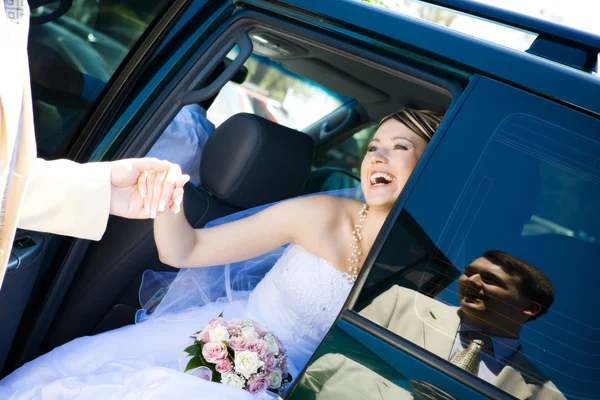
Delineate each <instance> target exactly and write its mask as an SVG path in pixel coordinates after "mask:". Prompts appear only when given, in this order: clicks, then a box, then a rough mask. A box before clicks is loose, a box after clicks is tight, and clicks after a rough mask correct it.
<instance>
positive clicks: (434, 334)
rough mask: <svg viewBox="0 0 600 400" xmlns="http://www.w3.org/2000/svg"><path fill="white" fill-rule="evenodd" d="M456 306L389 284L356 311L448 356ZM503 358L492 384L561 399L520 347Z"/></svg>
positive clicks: (535, 396)
mask: <svg viewBox="0 0 600 400" xmlns="http://www.w3.org/2000/svg"><path fill="white" fill-rule="evenodd" d="M458 310H459V308H458V307H452V306H448V305H446V304H443V303H441V302H440V301H438V300H435V299H432V298H431V297H427V296H425V295H422V294H420V293H418V292H415V291H414V290H411V289H407V288H404V287H400V286H393V287H392V288H391V289H389V290H387V291H386V292H385V293H383V294H381V295H380V296H378V297H377V298H376V299H375V300H373V302H372V303H371V304H370V305H369V306H367V307H366V308H365V309H364V310H362V311H361V312H360V314H361V315H362V316H364V317H366V318H368V319H369V320H371V321H373V322H375V323H377V324H379V325H381V326H383V327H385V328H387V329H389V330H390V331H392V332H394V333H396V334H398V335H399V336H402V337H404V338H406V339H408V340H410V341H411V342H414V343H415V344H417V345H419V346H421V347H423V348H425V349H427V350H429V351H430V352H432V353H434V354H436V355H438V356H439V357H441V358H443V359H445V360H448V359H449V358H450V353H451V351H452V347H453V345H454V340H455V337H456V332H457V330H458V326H459V325H460V317H459V314H458ZM505 361H506V363H507V364H506V365H505V366H504V368H503V369H502V370H501V371H500V373H499V374H498V376H497V377H496V379H495V381H494V382H492V383H493V384H494V385H495V386H498V387H499V388H501V389H503V390H504V391H506V392H508V393H510V394H512V395H513V396H515V397H517V398H519V399H557V400H558V399H565V397H564V396H563V395H562V393H561V392H560V391H559V390H558V389H557V388H556V386H555V385H554V384H553V383H552V382H550V381H549V380H548V379H546V378H545V377H544V376H543V375H542V373H541V372H540V371H539V370H537V369H536V368H535V367H534V366H533V365H532V364H531V362H529V360H528V359H527V358H526V357H525V355H523V353H522V352H521V348H520V347H519V349H518V350H517V351H516V352H515V353H514V354H513V355H512V356H511V357H509V358H508V359H507V360H505Z"/></svg>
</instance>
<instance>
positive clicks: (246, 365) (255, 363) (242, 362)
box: [235, 350, 264, 378]
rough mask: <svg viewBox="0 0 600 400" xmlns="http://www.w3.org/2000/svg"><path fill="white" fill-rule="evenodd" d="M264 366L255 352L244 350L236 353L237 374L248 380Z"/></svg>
mask: <svg viewBox="0 0 600 400" xmlns="http://www.w3.org/2000/svg"><path fill="white" fill-rule="evenodd" d="M263 364H264V363H263V362H262V361H260V359H259V358H258V354H257V353H254V352H253V351H249V350H244V351H236V352H235V372H237V373H239V374H242V375H243V376H245V377H246V378H249V377H250V375H252V374H254V373H256V371H258V369H259V368H260V367H262V366H263Z"/></svg>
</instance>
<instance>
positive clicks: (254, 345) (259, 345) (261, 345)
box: [246, 339, 267, 354]
mask: <svg viewBox="0 0 600 400" xmlns="http://www.w3.org/2000/svg"><path fill="white" fill-rule="evenodd" d="M266 345H267V344H266V343H265V341H264V340H261V339H254V340H250V341H249V342H248V345H247V346H246V349H248V350H250V351H253V352H255V353H258V354H262V353H264V352H265V348H266Z"/></svg>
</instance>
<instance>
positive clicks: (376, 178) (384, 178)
mask: <svg viewBox="0 0 600 400" xmlns="http://www.w3.org/2000/svg"><path fill="white" fill-rule="evenodd" d="M395 180H396V177H395V176H393V175H390V174H386V173H385V172H373V173H372V174H371V178H370V181H371V186H385V185H389V184H390V183H392V182H394V181H395Z"/></svg>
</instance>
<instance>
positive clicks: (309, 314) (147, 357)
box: [0, 244, 352, 400]
mask: <svg viewBox="0 0 600 400" xmlns="http://www.w3.org/2000/svg"><path fill="white" fill-rule="evenodd" d="M348 278H349V276H348V275H347V274H345V273H343V272H340V271H339V270H337V269H335V268H334V267H333V265H332V264H331V263H329V262H327V261H325V260H323V259H322V258H319V257H317V256H315V255H313V254H311V253H309V252H307V251H306V250H304V249H303V248H302V247H301V246H299V245H294V244H292V245H290V246H288V248H287V249H286V250H285V252H284V253H283V255H282V256H281V258H280V259H279V260H278V261H277V263H276V264H275V265H274V266H273V268H272V269H271V270H270V271H269V272H268V273H267V275H266V276H265V277H264V278H263V279H262V280H261V281H260V283H258V285H257V286H256V288H255V289H254V290H253V291H252V293H250V295H249V297H248V298H247V299H246V300H237V301H233V302H228V303H222V302H221V303H210V304H207V305H204V306H202V307H196V308H193V309H189V310H187V311H184V312H180V313H177V314H170V315H169V314H167V315H164V316H161V317H160V318H156V319H149V320H148V321H145V322H142V323H140V324H137V325H130V326H126V327H123V328H120V329H117V330H114V331H110V332H106V333H102V334H99V335H95V336H89V337H82V338H79V339H76V340H73V341H72V342H70V343H67V344H65V345H63V346H60V347H58V348H56V349H54V350H52V351H51V352H49V353H48V354H45V355H43V356H41V357H39V358H37V359H35V360H33V361H31V362H29V363H28V364H25V365H24V366H22V367H21V368H19V369H17V370H16V371H14V372H13V373H12V374H10V375H9V376H7V377H6V378H4V379H3V380H2V381H0V399H5V398H10V399H102V400H108V399H142V398H143V399H180V398H181V399H245V398H247V399H256V398H257V397H256V396H253V395H251V394H250V393H248V392H246V391H243V390H242V389H237V388H234V387H230V386H226V385H223V384H220V383H212V382H208V381H204V380H202V379H200V378H197V377H195V376H192V375H190V374H185V373H182V372H179V363H180V361H179V360H180V358H181V355H182V350H183V349H184V348H185V347H186V345H187V342H188V341H189V340H190V339H189V336H190V335H191V334H193V333H194V332H196V331H199V330H201V329H202V327H203V326H204V325H205V324H206V323H207V322H208V321H209V320H211V319H213V318H215V317H216V316H218V315H219V314H220V313H221V312H223V314H224V317H225V318H250V319H254V320H256V321H258V322H260V323H262V324H264V325H265V326H266V327H267V328H268V329H270V330H272V331H273V332H274V333H275V334H276V335H277V336H278V337H279V338H280V339H281V341H282V342H283V344H284V346H285V348H286V351H287V353H288V361H289V365H290V373H291V374H292V376H293V377H294V378H296V377H297V376H298V373H299V371H301V370H302V368H303V367H304V366H305V365H306V363H307V362H308V360H309V358H310V356H311V355H312V353H313V352H314V351H315V350H316V348H317V346H318V345H319V343H320V342H321V340H322V339H323V337H324V336H325V334H326V332H327V331H328V330H329V328H330V326H331V324H332V323H333V321H334V320H335V318H336V316H337V315H338V313H339V311H340V309H341V307H342V305H343V303H344V301H345V300H346V297H347V296H348V293H349V292H350V288H351V287H352V284H351V283H350V281H349V280H348ZM264 396H266V395H264ZM264 396H262V397H264Z"/></svg>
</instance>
